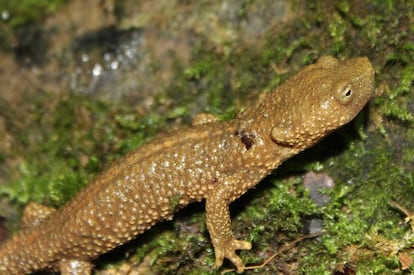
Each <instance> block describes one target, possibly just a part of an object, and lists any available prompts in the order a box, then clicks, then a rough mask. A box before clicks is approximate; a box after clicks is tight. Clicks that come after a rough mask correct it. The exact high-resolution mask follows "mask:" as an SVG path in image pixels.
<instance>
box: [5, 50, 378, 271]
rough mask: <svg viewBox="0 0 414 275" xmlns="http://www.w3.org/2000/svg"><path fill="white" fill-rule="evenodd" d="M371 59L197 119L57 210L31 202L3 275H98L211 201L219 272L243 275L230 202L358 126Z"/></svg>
mask: <svg viewBox="0 0 414 275" xmlns="http://www.w3.org/2000/svg"><path fill="white" fill-rule="evenodd" d="M373 87H374V69H373V67H372V65H371V63H370V62H369V60H368V59H367V58H365V57H361V58H353V59H349V60H345V61H341V60H338V59H336V58H334V57H330V56H324V57H321V58H319V59H318V61H317V62H316V63H315V64H312V65H308V66H306V67H305V68H303V69H302V70H301V71H300V72H299V73H297V74H296V75H295V76H293V77H291V78H290V79H288V80H287V81H285V82H284V83H283V84H282V85H280V86H279V87H277V88H275V89H274V90H273V91H272V92H269V93H264V94H262V95H261V96H260V97H259V100H258V101H257V102H256V103H255V104H254V105H253V106H252V107H251V108H247V109H246V110H245V111H242V112H241V113H239V114H238V115H237V117H236V118H235V119H233V120H230V121H218V120H217V119H216V118H215V117H214V116H212V115H198V116H196V117H195V119H194V120H193V125H192V126H191V127H188V128H186V129H181V130H176V131H173V132H170V133H165V134H162V135H160V136H159V137H158V138H156V139H155V140H153V141H151V142H149V143H147V144H145V145H143V146H141V147H139V148H137V149H135V150H134V151H132V152H131V153H129V154H127V155H126V156H124V157H123V158H121V159H119V160H118V161H116V162H115V163H113V164H112V165H111V166H109V167H108V168H107V169H106V170H105V171H103V172H102V173H101V174H100V175H98V176H97V177H96V178H95V179H94V180H93V181H92V182H91V183H89V184H88V185H87V186H86V187H85V188H84V189H83V190H82V191H80V192H79V193H78V194H77V195H75V197H74V198H73V199H72V200H70V201H69V202H68V203H67V204H66V205H64V206H63V207H62V208H60V209H58V210H52V209H50V208H47V207H43V206H40V205H36V204H29V205H28V206H27V207H26V209H25V211H24V215H23V221H22V224H23V227H24V228H23V229H22V230H21V231H19V232H18V233H16V234H15V235H14V236H13V237H12V238H11V239H10V240H8V241H6V242H5V243H4V244H3V245H2V246H1V247H0V274H27V273H30V272H33V271H36V270H42V269H46V268H51V269H54V270H59V271H60V272H61V273H62V274H90V273H91V271H92V268H93V265H92V264H91V260H93V259H95V258H96V257H98V256H99V255H100V254H102V253H105V252H107V251H110V250H111V249H113V248H114V247H117V246H119V245H121V244H123V243H125V242H127V241H128V240H131V239H133V238H135V237H136V236H137V235H139V234H140V233H143V232H144V231H145V230H147V229H149V228H150V227H151V226H152V225H154V224H155V223H157V222H159V221H160V220H164V219H172V217H173V214H174V212H176V210H177V209H179V208H181V207H184V206H185V205H187V204H189V203H191V202H194V201H201V200H205V208H206V224H207V229H208V232H209V234H210V239H211V242H212V245H213V247H214V253H215V258H216V259H215V268H219V267H221V265H222V263H223V260H224V258H227V259H229V260H230V261H231V262H232V263H233V264H234V265H235V267H236V268H237V272H239V273H240V272H243V271H244V269H245V265H244V263H243V261H242V260H241V259H240V257H239V256H238V255H237V254H236V250H249V249H251V247H252V246H251V243H250V242H248V241H243V240H237V239H236V238H235V237H234V235H233V232H232V229H231V220H230V213H229V204H230V203H231V202H232V201H234V200H235V199H237V198H239V197H240V196H241V195H243V194H244V193H245V192H246V191H247V190H249V189H250V188H252V187H254V186H255V185H256V184H257V183H259V182H260V180H261V179H263V178H264V177H265V176H266V175H268V174H270V173H271V172H272V171H273V170H274V169H275V168H276V167H278V166H279V165H280V164H281V163H282V162H283V161H284V160H286V159H288V158H290V157H292V156H294V155H296V154H298V153H299V152H301V151H302V150H304V149H306V148H308V147H310V146H312V145H314V144H315V143H317V142H318V141H320V140H321V139H322V138H324V137H325V136H326V135H328V134H329V133H331V132H332V131H334V130H335V129H337V128H339V127H340V126H342V125H344V124H346V123H348V122H349V121H351V120H352V119H353V118H354V117H355V116H356V115H357V114H358V113H359V112H360V111H361V109H362V108H363V107H364V105H365V104H366V103H367V102H368V101H369V99H370V98H371V96H372V94H373Z"/></svg>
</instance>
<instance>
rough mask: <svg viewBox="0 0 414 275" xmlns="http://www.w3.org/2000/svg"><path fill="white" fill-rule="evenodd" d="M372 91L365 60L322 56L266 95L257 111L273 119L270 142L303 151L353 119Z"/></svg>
mask: <svg viewBox="0 0 414 275" xmlns="http://www.w3.org/2000/svg"><path fill="white" fill-rule="evenodd" d="M373 88H374V69H373V67H372V65H371V63H370V62H369V60H368V59H367V58H366V57H363V58H354V59H349V60H345V61H340V60H337V59H335V58H333V57H330V56H325V57H321V58H319V60H318V62H317V63H316V64H313V65H309V66H307V67H305V68H304V69H303V70H302V71H300V72H299V73H298V74H297V75H296V76H294V77H292V78H290V79H289V80H287V81H286V82H285V83H284V84H283V85H281V86H280V87H278V88H277V89H276V90H275V91H273V92H272V93H270V94H268V95H267V96H265V99H264V100H265V101H266V102H264V101H262V102H261V104H259V106H260V105H261V106H260V107H259V108H262V111H264V112H265V113H267V115H268V116H272V117H271V119H269V121H271V123H272V130H271V137H272V139H273V141H275V142H276V143H278V144H281V145H285V146H286V145H287V146H291V147H294V148H298V149H304V148H306V147H308V146H310V145H312V144H314V143H316V142H317V141H319V140H320V139H321V138H323V137H324V136H326V135H327V134H328V133H330V132H331V131H333V130H335V129H337V128H338V127H340V126H342V125H344V124H346V123H348V122H349V121H350V120H352V119H353V118H354V117H355V116H356V115H357V114H358V113H359V112H360V111H361V109H362V108H363V107H364V105H365V104H366V103H367V102H368V100H369V99H370V98H371V96H372V93H373ZM266 108H271V109H272V111H268V110H266ZM265 116H266V115H265Z"/></svg>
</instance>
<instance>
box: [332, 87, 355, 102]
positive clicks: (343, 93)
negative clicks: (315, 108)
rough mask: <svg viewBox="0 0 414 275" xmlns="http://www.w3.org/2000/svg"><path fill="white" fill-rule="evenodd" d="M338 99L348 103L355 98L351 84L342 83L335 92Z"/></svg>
mask: <svg viewBox="0 0 414 275" xmlns="http://www.w3.org/2000/svg"><path fill="white" fill-rule="evenodd" d="M335 97H336V99H337V100H338V101H339V102H340V103H342V104H348V103H349V102H350V101H351V100H352V98H353V92H352V87H351V85H350V84H347V85H341V86H339V87H338V89H337V90H336V93H335Z"/></svg>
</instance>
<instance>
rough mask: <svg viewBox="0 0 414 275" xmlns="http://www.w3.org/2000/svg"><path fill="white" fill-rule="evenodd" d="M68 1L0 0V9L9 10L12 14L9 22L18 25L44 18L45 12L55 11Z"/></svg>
mask: <svg viewBox="0 0 414 275" xmlns="http://www.w3.org/2000/svg"><path fill="white" fill-rule="evenodd" d="M66 2H67V1H66V0H22V1H10V0H0V11H7V12H8V13H9V14H10V19H8V20H7V23H8V24H9V25H10V26H12V27H18V26H21V25H25V24H28V23H32V22H34V21H38V20H42V19H43V17H44V15H45V14H47V13H49V12H53V11H55V10H56V9H57V8H58V7H59V6H61V5H62V4H64V3H66Z"/></svg>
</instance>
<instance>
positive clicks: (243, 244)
mask: <svg viewBox="0 0 414 275" xmlns="http://www.w3.org/2000/svg"><path fill="white" fill-rule="evenodd" d="M251 248H252V244H251V243H250V242H247V241H239V240H236V239H232V240H231V241H229V242H227V243H224V244H223V245H216V246H215V247H214V252H215V255H216V263H215V266H214V268H219V267H221V265H222V264H223V260H224V258H227V259H229V260H230V261H231V262H232V263H233V264H234V265H235V266H236V268H237V273H242V272H243V271H244V263H243V261H242V260H241V259H240V257H239V256H237V254H236V253H235V251H236V250H250V249H251Z"/></svg>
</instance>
